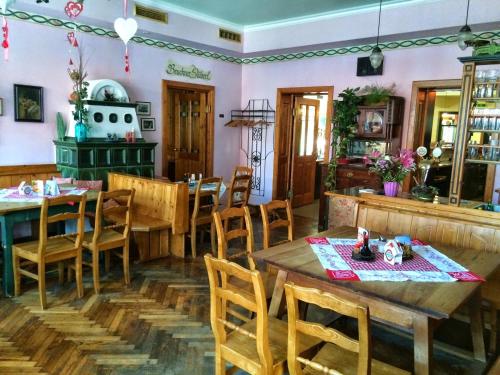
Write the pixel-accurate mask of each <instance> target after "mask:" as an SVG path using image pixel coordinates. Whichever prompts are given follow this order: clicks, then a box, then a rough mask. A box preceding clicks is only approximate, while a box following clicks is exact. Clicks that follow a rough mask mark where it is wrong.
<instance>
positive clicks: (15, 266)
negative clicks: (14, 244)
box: [12, 252, 21, 297]
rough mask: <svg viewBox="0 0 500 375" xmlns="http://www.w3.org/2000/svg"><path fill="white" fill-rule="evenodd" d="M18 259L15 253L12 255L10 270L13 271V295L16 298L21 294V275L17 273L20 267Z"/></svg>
mask: <svg viewBox="0 0 500 375" xmlns="http://www.w3.org/2000/svg"><path fill="white" fill-rule="evenodd" d="M19 263H20V260H19V257H18V256H16V253H15V252H13V253H12V268H13V271H14V295H15V296H16V297H17V296H19V295H20V294H21V273H20V272H19V267H20V264H19Z"/></svg>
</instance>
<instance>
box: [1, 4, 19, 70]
mask: <svg viewBox="0 0 500 375" xmlns="http://www.w3.org/2000/svg"><path fill="white" fill-rule="evenodd" d="M14 3H15V0H0V9H1V10H2V13H3V14H4V15H3V16H2V37H3V40H2V48H3V58H4V59H5V61H7V60H9V23H8V22H7V18H6V17H5V14H6V13H7V10H8V9H9V7H10V6H11V5H12V4H14Z"/></svg>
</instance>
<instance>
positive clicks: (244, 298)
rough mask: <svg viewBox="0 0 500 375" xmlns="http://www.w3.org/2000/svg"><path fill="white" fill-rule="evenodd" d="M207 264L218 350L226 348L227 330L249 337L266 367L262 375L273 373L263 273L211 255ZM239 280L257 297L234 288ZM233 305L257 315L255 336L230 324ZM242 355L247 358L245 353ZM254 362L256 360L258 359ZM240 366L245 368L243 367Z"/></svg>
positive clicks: (206, 260)
mask: <svg viewBox="0 0 500 375" xmlns="http://www.w3.org/2000/svg"><path fill="white" fill-rule="evenodd" d="M205 264H206V266H207V271H208V280H209V283H210V321H211V324H212V330H213V333H214V336H215V345H216V347H217V348H218V349H220V346H221V345H225V344H226V338H227V334H228V332H227V331H226V328H227V329H229V330H232V331H233V333H234V334H235V335H236V334H239V335H243V336H246V337H248V338H249V343H248V345H256V346H257V353H258V355H259V362H260V364H261V366H262V371H261V372H260V373H262V374H269V373H271V372H270V370H271V369H272V364H273V358H272V354H271V350H270V349H269V336H268V316H267V304H266V295H265V290H264V284H263V282H262V278H261V276H260V273H259V271H256V270H247V269H246V268H243V267H241V266H240V265H238V264H236V263H232V262H229V261H227V260H225V259H216V258H214V257H212V256H211V255H209V254H207V255H205ZM235 279H239V280H241V281H243V282H245V283H248V284H249V285H251V286H252V288H251V289H250V290H253V293H251V292H249V291H248V289H245V290H243V289H242V288H241V285H240V286H239V287H238V286H235V285H233V284H232V283H231V281H233V280H235ZM229 303H231V304H235V305H238V306H240V307H242V308H244V309H246V310H248V311H251V312H253V313H255V315H256V329H255V332H249V331H247V330H245V329H244V328H242V327H240V326H238V325H236V324H234V323H232V322H229V321H228V319H227V315H228V310H230V308H229V306H228V304H229ZM251 340H255V343H252V342H251ZM218 349H217V350H218ZM239 354H240V355H243V356H244V355H245V354H244V353H239ZM251 359H252V360H255V358H251ZM236 365H237V366H238V367H241V365H239V364H236Z"/></svg>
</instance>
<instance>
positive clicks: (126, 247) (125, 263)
mask: <svg viewBox="0 0 500 375" xmlns="http://www.w3.org/2000/svg"><path fill="white" fill-rule="evenodd" d="M129 253H130V242H129V241H126V242H125V245H123V277H124V279H125V285H127V286H129V285H130V271H129V263H130V262H129Z"/></svg>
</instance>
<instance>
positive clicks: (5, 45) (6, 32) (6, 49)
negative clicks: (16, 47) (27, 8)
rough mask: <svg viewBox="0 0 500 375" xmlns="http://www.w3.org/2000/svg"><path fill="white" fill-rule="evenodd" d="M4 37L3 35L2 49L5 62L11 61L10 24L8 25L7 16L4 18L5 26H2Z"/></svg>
mask: <svg viewBox="0 0 500 375" xmlns="http://www.w3.org/2000/svg"><path fill="white" fill-rule="evenodd" d="M2 35H3V41H2V47H3V49H4V50H3V58H4V59H5V61H8V60H9V24H8V23H7V18H5V16H4V17H3V24H2Z"/></svg>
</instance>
